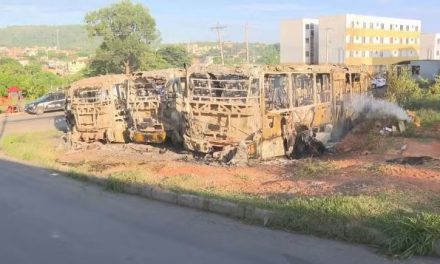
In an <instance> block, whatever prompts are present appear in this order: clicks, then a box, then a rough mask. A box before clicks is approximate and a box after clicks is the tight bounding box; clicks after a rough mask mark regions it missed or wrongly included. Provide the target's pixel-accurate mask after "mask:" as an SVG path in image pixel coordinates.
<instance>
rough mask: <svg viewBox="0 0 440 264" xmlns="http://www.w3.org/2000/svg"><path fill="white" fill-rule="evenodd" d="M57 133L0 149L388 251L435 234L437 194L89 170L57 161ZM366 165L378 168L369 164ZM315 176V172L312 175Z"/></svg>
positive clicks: (409, 251) (84, 176)
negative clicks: (216, 184) (268, 193)
mask: <svg viewBox="0 0 440 264" xmlns="http://www.w3.org/2000/svg"><path fill="white" fill-rule="evenodd" d="M57 136H59V135H58V134H53V133H52V134H50V133H37V134H35V133H33V134H30V133H23V134H17V135H8V136H5V137H4V138H3V140H2V142H1V147H2V149H3V150H4V151H5V152H6V153H7V154H9V155H11V156H14V157H17V158H20V159H24V160H29V161H34V162H36V163H38V164H40V165H44V166H48V167H49V168H52V169H54V168H56V169H58V170H63V169H64V170H65V171H66V174H67V175H68V176H70V177H72V178H75V179H79V180H81V181H86V180H88V179H90V178H92V177H98V178H103V179H106V181H105V182H106V183H105V186H104V187H105V188H106V189H108V190H111V191H115V192H122V191H123V190H124V186H125V185H126V184H137V185H139V186H143V185H144V184H149V185H157V186H161V187H162V188H166V189H169V190H173V191H177V192H181V193H190V194H197V195H201V196H205V197H209V198H216V199H221V200H226V201H233V202H236V203H241V204H245V205H253V206H256V207H259V208H263V209H269V210H272V211H273V212H274V213H275V214H276V215H277V217H276V218H274V219H273V220H271V221H270V222H269V223H268V225H269V226H270V227H273V228H279V229H284V230H291V231H295V232H300V233H304V234H314V235H318V236H323V237H329V238H334V239H340V240H345V241H354V242H360V243H366V244H372V245H375V246H379V247H380V248H381V249H382V250H383V251H384V252H385V253H388V254H392V255H393V256H401V257H410V256H411V255H428V254H431V253H432V251H433V248H434V243H435V242H436V241H438V239H439V238H440V208H439V207H438V202H439V201H440V195H439V194H436V193H420V192H417V191H408V192H405V193H403V192H401V193H391V192H383V193H380V194H371V195H357V196H350V195H330V196H319V197H303V196H298V197H294V198H290V197H289V198H282V197H268V198H264V197H259V196H254V195H250V194H245V193H241V192H232V193H231V192H228V191H227V190H224V189H221V188H220V189H216V188H212V187H210V186H205V187H203V188H201V187H197V186H199V185H198V184H195V183H196V182H195V181H197V179H196V178H195V177H194V176H193V175H191V174H182V175H180V176H177V177H169V178H164V179H163V180H159V179H158V178H157V177H152V175H153V174H152V172H151V171H150V170H148V169H145V168H143V169H135V170H130V169H126V170H122V171H118V172H112V173H111V175H108V174H102V173H101V174H100V173H99V172H90V170H87V168H86V167H87V166H86V167H77V168H74V167H72V166H71V167H69V168H68V169H66V167H65V166H64V167H63V166H60V165H59V164H58V165H57V162H56V152H55V151H50V150H53V149H54V147H55V144H56V141H55V140H54V138H56V137H57ZM310 163H311V161H306V163H305V165H304V168H303V170H306V171H308V172H311V173H312V174H313V173H318V172H320V173H323V174H325V169H326V168H328V166H329V165H328V164H326V163H322V162H318V164H315V165H313V164H310ZM371 169H372V170H380V168H375V167H372V168H371ZM94 173H95V174H94ZM316 175H317V174H316ZM234 177H236V178H237V179H238V180H248V179H249V176H247V175H235V176H234Z"/></svg>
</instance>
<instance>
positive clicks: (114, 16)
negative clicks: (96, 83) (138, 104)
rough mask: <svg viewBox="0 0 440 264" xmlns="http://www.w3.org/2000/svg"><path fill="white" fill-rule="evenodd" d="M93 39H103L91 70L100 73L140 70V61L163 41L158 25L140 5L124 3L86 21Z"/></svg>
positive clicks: (124, 1)
mask: <svg viewBox="0 0 440 264" xmlns="http://www.w3.org/2000/svg"><path fill="white" fill-rule="evenodd" d="M85 22H86V24H87V31H88V32H89V35H91V36H94V37H101V38H103V42H102V44H101V45H100V47H99V49H98V50H97V51H96V57H95V59H94V61H93V62H92V64H91V67H92V68H93V69H94V71H95V72H96V73H110V72H112V73H113V72H115V73H119V72H124V73H127V74H128V73H130V72H132V71H134V70H137V69H139V65H140V58H141V55H142V54H143V53H144V52H147V51H148V50H149V48H150V43H154V42H156V41H157V40H158V39H159V32H158V31H157V29H156V22H155V20H154V18H153V17H152V16H151V15H150V12H149V10H148V9H147V8H146V7H145V6H143V5H142V4H139V3H133V2H131V1H130V0H122V1H120V2H117V3H114V4H112V5H110V6H109V7H105V8H102V9H99V10H97V11H93V12H90V13H88V14H87V15H86V17H85Z"/></svg>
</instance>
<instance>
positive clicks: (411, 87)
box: [387, 71, 421, 107]
mask: <svg viewBox="0 0 440 264" xmlns="http://www.w3.org/2000/svg"><path fill="white" fill-rule="evenodd" d="M387 96H388V99H389V100H391V101H394V102H397V103H398V104H399V105H401V106H403V107H406V106H408V104H409V102H410V101H411V100H413V99H414V98H418V97H420V96H421V90H420V87H419V85H418V84H417V82H416V81H415V80H413V79H412V78H411V76H410V74H409V72H408V71H402V72H401V73H400V74H399V75H397V74H392V75H391V77H390V79H389V84H388V90H387Z"/></svg>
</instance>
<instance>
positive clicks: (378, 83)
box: [371, 77, 387, 88]
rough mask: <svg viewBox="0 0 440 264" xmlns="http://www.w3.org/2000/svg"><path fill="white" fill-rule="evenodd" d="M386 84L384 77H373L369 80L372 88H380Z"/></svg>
mask: <svg viewBox="0 0 440 264" xmlns="http://www.w3.org/2000/svg"><path fill="white" fill-rule="evenodd" d="M385 85H387V79H385V78H384V77H375V78H373V79H372V80H371V86H372V87H373V88H381V87H384V86H385Z"/></svg>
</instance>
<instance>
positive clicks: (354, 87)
mask: <svg viewBox="0 0 440 264" xmlns="http://www.w3.org/2000/svg"><path fill="white" fill-rule="evenodd" d="M368 83H369V82H368V78H367V74H366V73H365V72H364V71H363V70H362V69H361V68H350V67H340V66H307V65H302V66H295V65H277V66H261V67H259V66H251V65H245V66H240V67H226V66H219V65H212V66H193V67H191V68H189V70H188V74H187V85H188V87H187V88H188V89H187V94H186V96H185V107H184V110H183V113H184V119H185V122H186V130H185V135H184V139H185V147H186V148H187V149H189V150H193V151H197V152H202V153H213V152H216V151H222V150H223V149H224V148H225V147H228V148H229V147H231V146H232V147H237V146H239V145H242V146H245V149H246V151H247V154H248V157H259V158H262V159H268V158H271V157H277V156H282V155H288V156H295V153H296V152H299V151H302V150H301V148H304V146H303V144H304V141H305V140H312V141H313V140H320V141H326V140H328V139H329V137H330V135H331V132H332V128H333V126H334V125H336V124H337V122H338V120H341V119H344V118H346V117H347V115H348V114H347V111H346V110H345V109H344V101H345V100H346V98H347V95H349V94H352V93H360V92H362V91H366V90H367V89H368Z"/></svg>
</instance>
